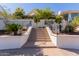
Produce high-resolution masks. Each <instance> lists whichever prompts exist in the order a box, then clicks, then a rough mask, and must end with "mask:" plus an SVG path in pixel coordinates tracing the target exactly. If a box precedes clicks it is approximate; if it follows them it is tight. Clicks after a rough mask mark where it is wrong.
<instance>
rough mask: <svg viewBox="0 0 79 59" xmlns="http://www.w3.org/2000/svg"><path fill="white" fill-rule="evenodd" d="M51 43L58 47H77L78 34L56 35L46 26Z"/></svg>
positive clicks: (78, 44)
mask: <svg viewBox="0 0 79 59" xmlns="http://www.w3.org/2000/svg"><path fill="white" fill-rule="evenodd" d="M46 29H47V32H48V34H49V37H50V39H51V41H52V43H53V44H54V45H55V46H57V47H58V48H66V49H79V35H56V34H54V33H53V32H52V31H51V30H50V28H49V27H46Z"/></svg>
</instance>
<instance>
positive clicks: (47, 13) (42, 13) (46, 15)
mask: <svg viewBox="0 0 79 59" xmlns="http://www.w3.org/2000/svg"><path fill="white" fill-rule="evenodd" d="M53 14H54V12H53V11H51V10H50V9H49V8H46V9H35V15H34V21H35V22H39V21H40V20H41V19H50V18H52V16H53Z"/></svg>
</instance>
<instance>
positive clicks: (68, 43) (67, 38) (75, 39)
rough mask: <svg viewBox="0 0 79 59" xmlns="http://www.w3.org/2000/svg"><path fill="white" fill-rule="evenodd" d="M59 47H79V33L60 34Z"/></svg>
mask: <svg viewBox="0 0 79 59" xmlns="http://www.w3.org/2000/svg"><path fill="white" fill-rule="evenodd" d="M57 46H58V47H59V48H70V49H79V35H58V39H57Z"/></svg>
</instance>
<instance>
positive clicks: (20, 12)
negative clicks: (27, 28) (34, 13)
mask: <svg viewBox="0 0 79 59" xmlns="http://www.w3.org/2000/svg"><path fill="white" fill-rule="evenodd" d="M24 14H25V12H24V10H23V9H22V8H16V10H15V12H14V13H13V18H14V19H22V18H23V17H24Z"/></svg>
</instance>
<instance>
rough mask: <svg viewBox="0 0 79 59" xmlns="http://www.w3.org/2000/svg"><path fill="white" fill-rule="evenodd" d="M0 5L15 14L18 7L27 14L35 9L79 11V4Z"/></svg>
mask: <svg viewBox="0 0 79 59" xmlns="http://www.w3.org/2000/svg"><path fill="white" fill-rule="evenodd" d="M0 5H2V6H4V7H5V6H6V7H7V9H9V10H10V12H13V11H14V10H15V9H16V8H17V7H21V8H23V9H24V11H25V12H26V13H28V12H30V11H31V10H33V9H35V8H39V9H40V8H41V9H42V8H50V9H52V10H53V11H55V12H58V11H64V10H79V3H7V4H0Z"/></svg>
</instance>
